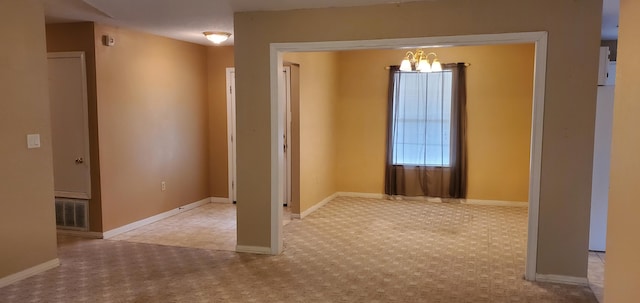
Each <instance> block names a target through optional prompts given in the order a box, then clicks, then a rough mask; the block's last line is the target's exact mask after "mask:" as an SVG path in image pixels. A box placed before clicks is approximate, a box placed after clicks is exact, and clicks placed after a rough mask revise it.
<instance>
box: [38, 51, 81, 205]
mask: <svg viewBox="0 0 640 303" xmlns="http://www.w3.org/2000/svg"><path fill="white" fill-rule="evenodd" d="M48 63H49V100H50V104H51V132H52V143H53V174H54V189H55V195H56V196H57V197H65V198H76V199H90V198H91V173H90V163H89V115H88V102H87V80H86V69H85V58H84V53H83V52H67V53H49V54H48Z"/></svg>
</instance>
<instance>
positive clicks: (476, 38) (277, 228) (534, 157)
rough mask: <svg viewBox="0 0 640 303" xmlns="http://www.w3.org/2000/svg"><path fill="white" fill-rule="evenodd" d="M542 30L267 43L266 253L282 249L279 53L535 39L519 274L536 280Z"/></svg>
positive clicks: (543, 68) (544, 58)
mask: <svg viewBox="0 0 640 303" xmlns="http://www.w3.org/2000/svg"><path fill="white" fill-rule="evenodd" d="M547 36H548V34H547V32H523V33H502V34H482V35H463V36H443V37H420V38H399V39H378V40H351V41H323V42H294V43H271V44H270V46H269V48H270V85H271V86H270V92H271V95H270V96H271V101H270V102H271V197H270V199H271V234H270V236H271V253H272V254H278V253H280V252H281V251H282V246H283V242H282V224H281V217H282V205H281V204H282V203H281V201H282V199H279V198H280V197H279V194H278V192H280V191H279V188H280V184H279V183H280V181H279V179H278V170H279V167H281V165H280V164H281V163H280V162H279V161H280V158H281V157H280V156H279V155H280V154H281V153H282V152H281V148H280V147H281V146H282V134H283V132H282V129H281V128H279V125H281V124H282V123H280V121H281V119H283V117H282V114H281V113H279V111H278V103H279V102H278V100H279V98H278V97H279V90H278V88H279V86H280V85H281V83H280V82H281V81H282V80H280V77H279V73H278V71H279V70H280V67H281V66H282V53H283V52H303V51H337V50H354V49H397V48H402V47H415V46H420V47H428V46H436V45H447V46H468V45H492V44H516V43H535V47H536V48H535V64H534V85H533V90H534V91H533V114H532V115H533V116H532V130H531V158H530V161H531V162H530V169H529V172H530V175H529V177H530V178H529V219H528V220H529V222H528V233H527V235H528V238H527V257H526V266H525V278H526V279H527V280H529V281H534V280H535V279H536V269H537V265H536V262H537V258H538V256H537V252H538V216H539V214H538V212H539V207H540V171H541V169H542V130H543V122H544V119H543V118H544V101H545V80H546V65H547Z"/></svg>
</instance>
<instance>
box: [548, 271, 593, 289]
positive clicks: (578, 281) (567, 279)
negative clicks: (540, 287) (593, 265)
mask: <svg viewBox="0 0 640 303" xmlns="http://www.w3.org/2000/svg"><path fill="white" fill-rule="evenodd" d="M536 281H537V282H546V283H560V284H570V285H580V286H589V280H588V279H587V278H583V277H571V276H562V275H543V274H536Z"/></svg>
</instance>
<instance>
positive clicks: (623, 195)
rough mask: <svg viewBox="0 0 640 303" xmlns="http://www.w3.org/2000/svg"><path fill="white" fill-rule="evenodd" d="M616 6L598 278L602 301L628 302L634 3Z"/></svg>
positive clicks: (639, 170)
mask: <svg viewBox="0 0 640 303" xmlns="http://www.w3.org/2000/svg"><path fill="white" fill-rule="evenodd" d="M620 9H621V10H620V11H621V14H620V32H619V40H618V41H619V44H618V47H619V48H618V67H617V68H618V69H617V74H616V91H615V102H614V114H613V143H612V150H611V183H610V191H609V218H608V226H607V263H606V268H605V280H604V281H605V288H604V300H605V302H606V303H632V302H637V301H638V298H640V288H639V287H638V281H640V260H639V259H638V251H639V250H640V238H639V237H638V231H639V230H640V220H638V215H639V214H640V203H638V201H637V196H638V193H637V192H636V187H637V186H638V183H639V182H640V159H639V158H638V149H639V148H640V133H638V122H637V121H638V115H640V103H638V96H640V87H638V81H640V77H639V76H638V70H640V60H639V59H638V52H640V40H638V35H640V19H638V16H639V15H640V3H638V2H637V1H632V0H622V1H620Z"/></svg>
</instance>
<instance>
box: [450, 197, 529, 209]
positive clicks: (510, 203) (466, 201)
mask: <svg viewBox="0 0 640 303" xmlns="http://www.w3.org/2000/svg"><path fill="white" fill-rule="evenodd" d="M460 203H461V204H466V205H486V206H506V207H524V208H528V207H529V203H527V202H518V201H501V200H479V199H460Z"/></svg>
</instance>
